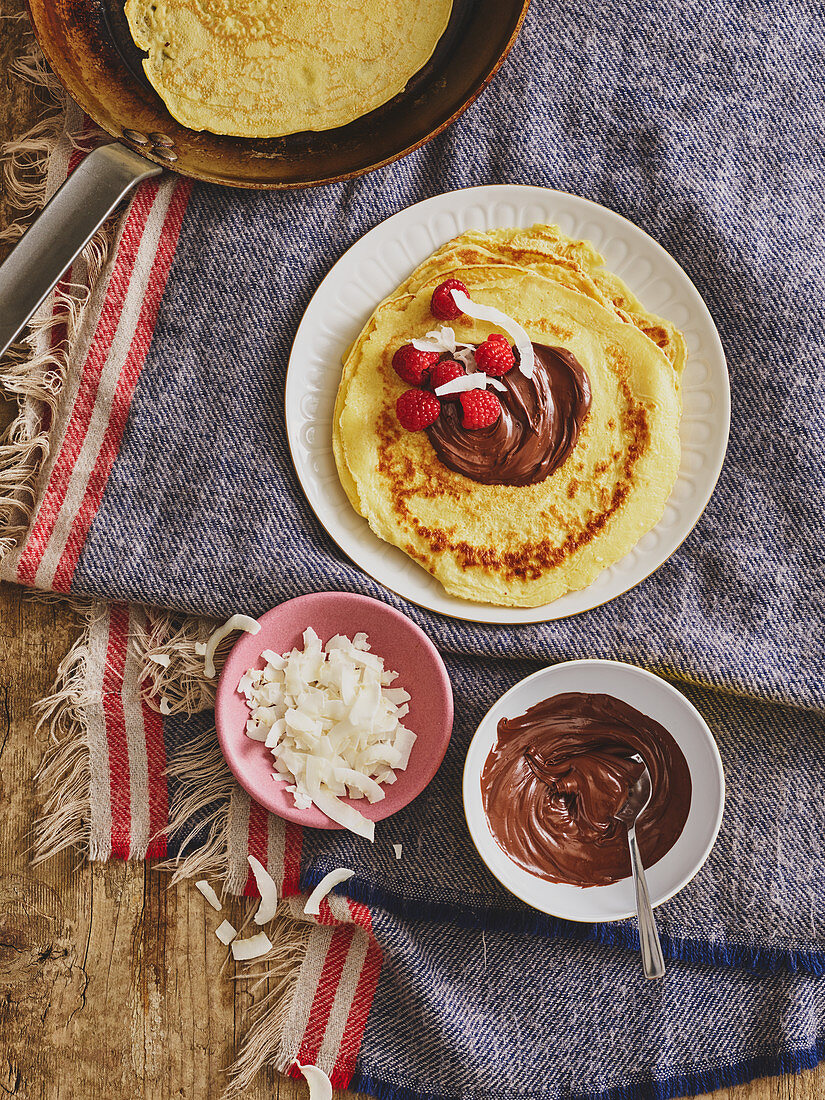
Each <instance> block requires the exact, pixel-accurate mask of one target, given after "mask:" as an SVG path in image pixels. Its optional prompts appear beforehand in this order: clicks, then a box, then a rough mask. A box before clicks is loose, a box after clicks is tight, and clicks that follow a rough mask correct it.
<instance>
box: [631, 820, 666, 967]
mask: <svg viewBox="0 0 825 1100" xmlns="http://www.w3.org/2000/svg"><path fill="white" fill-rule="evenodd" d="M627 843H628V845H629V847H630V866H631V868H632V870H633V884H634V885H635V887H636V912H637V914H638V917H639V946H640V947H641V950H642V966H643V967H644V972H645V977H646V978H663V977H664V975H665V960H664V958H663V957H662V945H661V944H660V943H659V933H658V932H657V930H656V919H655V917H654V916H653V907H652V905H651V904H650V894H649V893H648V892H647V879H646V878H645V869H644V866H643V865H642V856H641V853H640V852H639V844H638V841H637V840H636V829H635V826H633V825H631V826H630V827H629V828H628V830H627Z"/></svg>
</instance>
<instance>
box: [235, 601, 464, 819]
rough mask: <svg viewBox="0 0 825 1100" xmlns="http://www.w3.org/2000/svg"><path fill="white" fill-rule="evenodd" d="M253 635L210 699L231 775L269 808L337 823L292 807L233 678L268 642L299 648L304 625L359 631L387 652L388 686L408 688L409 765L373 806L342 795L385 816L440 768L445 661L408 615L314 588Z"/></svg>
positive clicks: (447, 718)
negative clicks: (250, 727)
mask: <svg viewBox="0 0 825 1100" xmlns="http://www.w3.org/2000/svg"><path fill="white" fill-rule="evenodd" d="M258 622H259V623H260V624H261V629H260V630H259V631H258V633H257V634H242V635H241V637H240V638H239V639H238V641H237V642H236V643H235V645H234V646H233V648H232V650H231V652H230V654H229V656H228V657H227V660H226V664H225V665H224V667H223V672H222V673H221V678H220V681H219V682H218V691H217V696H216V699H215V725H216V727H217V731H218V741H219V742H220V746H221V751H222V752H223V755H224V756H225V757H226V762H227V764H228V765H229V767H230V769H231V771H232V774H233V775H234V776H235V778H236V779H237V780H238V782H239V783H240V785H241V786H242V787H244V788H245V789H246V790H247V791H248V792H249V793H250V794H251V795H252V797H253V798H254V799H255V801H256V802H258V803H260V805H261V806H264V807H265V808H266V809H267V810H270V811H271V812H272V813H274V814H277V815H278V816H279V817H283V818H285V819H286V820H287V821H295V822H297V823H298V824H299V825H309V826H311V827H312V828H314V829H339V828H340V826H339V825H337V824H336V823H335V822H334V821H331V820H330V819H329V818H328V817H327V815H326V814H324V813H322V812H321V811H320V810H319V809H317V808H316V807H315V806H311V807H310V808H309V809H308V810H299V809H297V808H296V807H295V804H294V802H293V799H292V795H291V794H288V793H287V791H286V783H285V782H284V781H282V780H277V781H273V777H274V776H275V774H276V773H275V770H274V768H273V766H272V755H271V753H270V751H269V749H267V748H266V746H265V745H264V744H263V742H261V741H253V739H252V738H251V737H247V736H246V722H247V719H248V718H249V709H248V707H247V705H246V701H245V699H244V697H243V696H242V695H239V694H238V691H237V687H238V681H239V680H240V678H241V676H242V675H243V674H244V672H246V670H247V669H249V668H263V666H264V661H263V660H262V658H261V653H262V652H263V651H264V650H265V649H273V650H275V652H276V653H285V652H287V650H290V649H292V648H293V646H297V647H298V648H302V642H301V635H302V634H303V632H304V631H305V630H306V628H307V627H308V626H311V627H312V628H313V630H315V632H316V633H317V634H318V635H319V636H320V638H321V640H322V641H323V642H327V641H328V640H329V639H330V638H331V637H333V635H335V634H346V635H348V636H349V637H350V638H351V637H353V635H355V634H357V633H358V631H364V632H365V633H366V634H367V635H368V638H369V643H370V645H371V646H372V652H373V653H377V654H378V656H379V657H383V658H384V663H385V667H386V668H389V669H393V670H394V671H395V672H397V673H398V679H397V680H396V681H395V682H394V683H393V685H392V686H393V687H403V688H406V690H407V691H408V692H409V693H410V695H411V697H412V698H411V699H410V704H409V706H410V711H409V714H408V715H407V717H406V718H405V719H404V724H405V725H406V726H407V727H408V728H409V729H411V730H412V731H413V732H414V733H416V734H417V735H418V740H417V741H416V742H415V744H414V745H413V749H412V753H411V754H410V761H409V764H408V765H407V769H406V771H403V772H399V773H398V779H397V781H396V782H395V783H393V784H392V785H391V786H387V787H385V788H384V790H385V791H386V797H385V798H383V799H382V800H381V801H380V802H374V803H373V804H372V805H370V803H369V802H367V800H366V799H363V798H362V799H358V800H351V799H346V801H348V802H351V804H352V805H354V806H356V807H357V808H358V809H359V810H360V811H361V813H362V814H364V816H365V817H368V818H370V819H371V820H373V821H382V820H383V819H384V818H385V817H389V816H390V814H394V813H395V812H396V810H400V809H402V808H403V807H404V806H406V805H407V804H408V803H409V802H412V800H413V799H414V798H415V796H416V795H418V794H420V793H421V792H422V791H423V790H424V788H425V787H426V786H427V784H428V783H429V782H430V780H431V779H432V777H433V776H434V775H435V773H436V772H437V771H438V766H439V764H440V763H441V761H442V760H443V759H444V753H445V752H446V751H447V745H448V744H449V743H450V734H451V733H452V729H453V691H452V687H451V685H450V677H449V675H448V674H447V669H446V668H445V667H444V662H443V661H442V660H441V656H440V655H439V653H438V650H437V649H436V648H435V646H434V645H433V643H432V642H431V641H430V639H429V638H428V637H427V635H426V634H425V633H424V632H423V630H421V629H420V628H419V627H417V626H416V625H415V623H413V622H411V621H410V619H408V618H407V616H406V615H402V614H401V612H400V611H396V610H395V608H393V607H389V606H388V605H387V604H384V603H380V602H379V601H378V600H372V599H370V598H369V597H368V596H357V595H354V594H352V593H349V592H315V593H312V594H311V595H308V596H298V597H296V599H294V600H287V601H286V603H282V604H280V605H279V606H278V607H273V609H272V610H271V611H267V612H266V614H264V615H262V616H261V617H260V619H259V620H258Z"/></svg>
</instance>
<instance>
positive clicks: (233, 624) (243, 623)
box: [203, 615, 261, 680]
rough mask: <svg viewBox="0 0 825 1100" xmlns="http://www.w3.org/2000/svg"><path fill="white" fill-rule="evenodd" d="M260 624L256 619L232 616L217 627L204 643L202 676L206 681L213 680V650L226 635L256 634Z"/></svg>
mask: <svg viewBox="0 0 825 1100" xmlns="http://www.w3.org/2000/svg"><path fill="white" fill-rule="evenodd" d="M260 629H261V624H260V623H259V622H258V621H257V619H251V618H250V617H249V616H248V615H233V616H232V618H231V619H227V620H226V622H225V623H224V624H223V626H219V627H218V629H217V630H216V631H214V632H213V633H212V634H211V635H210V637H209V641H208V642H207V643H206V648H205V649H204V651H203V674H204V676H206V678H207V680H214V679H215V650H216V649H217V648H218V646H219V645H220V643H221V642H222V641H223V640H224V638H225V637H226V636H227V635H228V634H232V633H233V632H234V631H235V630H245V631H246V632H247V634H257V633H258V631H259V630H260Z"/></svg>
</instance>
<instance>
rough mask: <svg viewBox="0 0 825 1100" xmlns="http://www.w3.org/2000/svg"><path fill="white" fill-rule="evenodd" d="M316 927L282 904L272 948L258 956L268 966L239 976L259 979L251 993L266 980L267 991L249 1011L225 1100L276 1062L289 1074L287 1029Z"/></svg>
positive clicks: (230, 1099)
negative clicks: (284, 1060)
mask: <svg viewBox="0 0 825 1100" xmlns="http://www.w3.org/2000/svg"><path fill="white" fill-rule="evenodd" d="M317 927H318V926H317V925H316V924H314V923H310V922H307V921H297V920H296V919H295V918H294V917H293V916H291V915H290V911H289V910H288V909H287V908H285V907H284V908H280V909H279V915H278V917H276V919H275V922H274V923H273V925H272V926H271V929H267V934H268V935H269V936H270V938H271V939H272V944H273V946H272V950H271V951H270V952H269V953H268V954H267V955H265V956H264V958H263V959H257V960H255V965H257V966H258V967H260V966H261V965H263V966H264V967H265V969H264V970H263V971H262V972H261V971H255V972H254V973H251V974H238V975H236V980H237V981H245V980H247V979H249V978H254V977H257V978H258V981H257V982H256V983H255V984H254V985H252V986H251V987H250V993H252V994H253V995H254V993H255V991H256V990H257V989H258V988H259V987H260V986H261V985H263V984H264V983H265V984H266V986H267V990H266V993H265V994H264V996H263V997H262V998H261V999H260V1000H259V1001H258V1002H257V1003H256V1004H255V1005H253V1007H252V1008H251V1009H250V1012H249V1020H248V1027H247V1032H246V1035H245V1036H244V1039H243V1042H242V1044H241V1047H240V1049H239V1051H238V1053H237V1055H236V1057H235V1060H234V1061H233V1063H232V1065H231V1066H230V1067H229V1070H228V1079H229V1080H228V1084H227V1087H226V1090H225V1091H224V1094H223V1100H235V1098H236V1097H241V1096H243V1095H245V1093H246V1090H247V1089H248V1088H249V1087H250V1085H251V1084H252V1082H253V1080H254V1079H255V1077H257V1075H258V1073H259V1072H260V1071H261V1069H263V1068H264V1066H267V1065H268V1066H273V1067H274V1068H275V1069H277V1070H280V1071H281V1072H285V1068H286V1067H284V1066H283V1065H282V1064H281V1063H280V1061H279V1058H280V1055H281V1052H282V1046H283V1042H282V1040H283V1033H284V1027H285V1025H286V1022H287V1020H288V1019H289V1014H290V1011H291V1009H292V1000H293V996H294V993H295V989H296V986H297V982H298V974H299V972H300V969H301V963H302V962H303V959H304V955H305V954H306V951H307V946H308V944H309V941H310V938H311V936H312V934H313V932H314V931H315V930H316V929H317ZM290 1060H291V1059H290Z"/></svg>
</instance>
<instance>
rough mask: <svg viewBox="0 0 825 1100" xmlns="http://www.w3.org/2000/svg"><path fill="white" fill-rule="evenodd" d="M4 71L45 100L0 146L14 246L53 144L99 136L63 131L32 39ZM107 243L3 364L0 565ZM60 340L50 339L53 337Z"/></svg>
mask: <svg viewBox="0 0 825 1100" xmlns="http://www.w3.org/2000/svg"><path fill="white" fill-rule="evenodd" d="M10 72H11V73H12V74H13V75H15V76H17V77H18V78H19V79H22V80H26V81H28V82H29V83H31V84H34V85H36V86H37V87H38V88H39V89H42V91H43V92H44V93H45V95H44V99H45V100H46V103H45V110H46V112H47V113H46V114H45V115H44V117H42V118H41V119H40V120H39V121H38V122H36V123H35V124H34V125H33V126H32V127H31V128H30V129H29V130H28V132H27V133H25V134H24V135H23V136H22V137H19V138H16V139H14V140H13V141H8V142H6V143H4V145H3V146H2V147H0V155H1V156H3V158H4V165H3V175H4V184H5V187H4V190H5V193H6V197H7V200H8V201H9V203H10V204H11V206H12V207H13V208H14V209H15V210H16V212H17V213H16V217H15V218H14V219H13V221H12V222H11V223H10V224H9V225H8V226H7V227H6V228H5V229H4V230H3V231H2V233H0V241H16V240H17V239H18V238H19V237H21V236H22V235H23V233H24V232H25V230H26V228H27V226H28V223H29V221H30V220H31V216H32V215H33V214H34V213H36V212H37V211H38V210H40V209H41V208H42V207H43V205H44V204H45V201H46V198H47V193H46V187H47V165H48V160H49V157H50V156H51V155H52V154H53V152H54V151H55V148H56V147H57V144H58V142H59V141H60V140H61V138H68V140H69V142H70V143H71V145H72V147H73V148H77V149H81V150H84V151H88V150H91V149H93V148H94V147H95V145H97V144H98V141H99V138H100V131H97V130H95V131H91V132H84V133H83V134H82V135H81V134H73V133H69V132H68V131H67V130H66V102H67V100H66V95H65V92H64V91H63V89H62V87H61V86H60V83H59V82H58V81H57V79H56V78H55V76H54V75H53V73H52V72H51V70H50V69H49V68H48V66H47V65H46V62H45V60H44V58H43V55H42V53H41V52H40V48H39V47H38V46H37V44H36V42H35V41H34V38H33V37H32V38H31V39H30V40H29V41H28V42H27V45H26V49H25V52H24V53H23V55H22V56H20V57H19V58H17V59H16V60H15V61H14V62H13V63H12V65H11V68H10ZM111 241H112V229H111V226H110V225H109V224H108V223H107V224H106V225H105V226H103V227H101V229H99V230H98V232H97V233H96V234H95V236H94V237H93V238H92V240H91V241H90V242H89V243H88V244H87V245H86V247H85V249H84V250H83V253H82V256H83V259H84V261H85V265H86V266H85V277H84V281H83V283H71V284H68V285H66V286H64V287H63V288H62V289H59V290H57V291H56V292H55V294H54V297H53V299H52V305H51V308H50V309H49V310H48V311H46V310H43V309H40V310H38V311H37V313H36V314H35V316H34V318H33V319H32V321H31V322H30V323H29V325H28V328H27V330H26V334H25V336H23V337H22V338H21V339H19V340H18V341H17V342H16V343H15V344H14V345H13V346H12V348H11V349H10V350H9V351H8V352H7V353H6V356H5V357H4V362H3V367H2V370H0V389H2V391H3V394H4V395H5V396H6V397H8V398H9V399H10V400H12V401H14V402H16V404H17V415H16V417H15V418H14V419H13V420H12V422H11V424H9V426H8V427H7V428H6V429H5V430H4V431H3V432H2V434H0V562H2V561H3V559H4V558H5V557H6V555H8V554H9V553H10V552H11V551H12V550H14V548H15V547H16V546H17V543H18V541H19V540H20V539H21V538H22V537H23V536H24V534H25V533H26V531H27V529H28V527H29V525H30V522H31V519H32V516H33V514H34V509H35V505H36V484H37V478H38V476H39V473H40V471H41V469H42V468H43V465H44V463H45V462H46V460H47V459H48V457H49V451H50V437H49V432H50V428H51V425H52V422H53V418H54V413H55V409H56V406H57V402H58V399H59V397H60V394H61V391H62V389H63V382H64V379H65V376H66V371H67V369H68V362H69V358H70V355H71V352H72V350H73V348H74V344H75V341H76V339H77V334H78V330H79V327H80V324H81V322H82V319H83V314H84V310H85V306H86V303H87V301H88V298H89V288H90V286H92V285H93V284H94V282H95V280H96V279H97V278H98V276H99V274H100V271H101V269H102V267H103V265H104V263H105V262H106V258H107V256H108V253H109V249H110V246H111ZM57 333H59V334H61V335H60V338H59V339H55V338H54V337H55V334H57Z"/></svg>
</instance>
